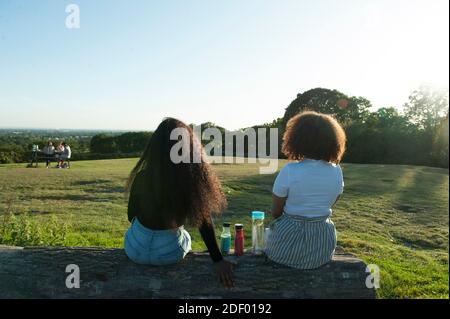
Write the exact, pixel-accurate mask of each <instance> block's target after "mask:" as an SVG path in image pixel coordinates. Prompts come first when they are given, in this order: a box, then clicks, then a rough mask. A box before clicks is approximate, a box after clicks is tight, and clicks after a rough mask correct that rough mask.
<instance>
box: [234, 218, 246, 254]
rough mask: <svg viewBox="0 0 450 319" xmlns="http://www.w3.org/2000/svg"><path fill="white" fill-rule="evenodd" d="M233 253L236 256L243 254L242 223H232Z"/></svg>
mask: <svg viewBox="0 0 450 319" xmlns="http://www.w3.org/2000/svg"><path fill="white" fill-rule="evenodd" d="M234 230H235V235H234V254H235V255H236V256H242V255H243V254H244V225H242V224H235V225H234Z"/></svg>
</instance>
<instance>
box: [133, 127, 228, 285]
mask: <svg viewBox="0 0 450 319" xmlns="http://www.w3.org/2000/svg"><path fill="white" fill-rule="evenodd" d="M177 130H178V131H179V130H181V131H183V132H185V133H186V134H185V136H184V137H185V139H184V140H183V139H180V138H179V137H178V138H173V132H176V131H177ZM186 138H187V140H186ZM177 143H178V144H179V143H182V145H183V146H186V145H187V147H188V152H187V159H188V161H186V160H184V161H179V160H177V159H176V158H174V157H176V156H178V155H179V152H174V151H173V150H174V149H175V150H176V149H177V145H176V144H177ZM183 143H184V144H183ZM183 151H186V148H184V150H183ZM174 155H176V156H174ZM185 159H186V156H185ZM127 190H128V192H129V201H128V220H129V221H130V222H131V226H130V228H129V229H128V231H127V232H126V234H125V243H124V246H125V252H126V254H127V256H128V257H129V258H130V259H131V260H132V261H134V262H136V263H139V264H151V265H167V264H173V263H177V262H179V261H181V260H182V259H183V258H184V257H185V256H186V254H187V253H188V252H189V251H190V250H191V237H190V235H189V233H188V232H187V231H186V230H185V229H184V225H186V224H191V225H193V226H196V227H198V229H199V230H200V234H201V236H202V238H203V241H204V242H205V244H206V246H207V248H208V251H209V253H210V256H211V258H212V260H213V262H214V266H215V270H216V273H217V275H218V277H219V279H220V281H221V282H222V283H223V284H224V285H225V286H228V287H230V286H233V278H232V272H233V269H232V264H231V263H230V262H228V261H226V260H224V259H223V256H222V254H221V252H220V250H219V247H218V245H217V242H216V236H215V232H214V226H213V222H212V218H211V214H213V213H220V212H221V211H222V210H223V209H224V208H225V207H226V204H227V203H226V198H225V196H224V194H223V192H222V189H221V185H220V182H219V180H218V178H217V177H216V175H215V174H214V172H213V171H212V169H211V167H210V165H209V164H208V163H207V161H206V155H205V153H204V150H203V147H202V145H201V144H200V142H199V141H198V140H197V138H196V137H195V136H194V134H193V131H192V129H191V128H190V127H189V126H188V125H186V124H184V123H183V122H181V121H179V120H177V119H173V118H166V119H165V120H163V121H162V122H161V124H159V126H158V128H157V129H156V131H155V132H154V133H153V135H152V136H151V138H150V140H149V142H148V144H147V146H146V148H145V150H144V152H143V154H142V156H141V158H140V159H139V161H138V162H137V164H136V166H135V167H134V168H133V170H132V171H131V174H130V177H129V179H128V183H127Z"/></svg>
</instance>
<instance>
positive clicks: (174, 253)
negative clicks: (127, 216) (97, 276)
mask: <svg viewBox="0 0 450 319" xmlns="http://www.w3.org/2000/svg"><path fill="white" fill-rule="evenodd" d="M124 248H125V253H126V254H127V256H128V258H130V259H131V260H132V261H134V262H135V263H137V264H147V265H169V264H175V263H177V262H179V261H181V260H183V258H184V257H185V256H186V254H187V253H188V252H189V251H190V250H191V236H190V235H189V233H188V232H187V231H186V230H185V229H184V227H183V226H181V227H179V228H175V229H167V230H166V229H165V230H152V229H149V228H147V227H145V226H144V225H142V224H141V223H140V222H139V220H138V219H137V218H136V217H135V218H133V220H132V222H131V226H130V228H129V229H128V230H127V232H126V234H125V242H124Z"/></svg>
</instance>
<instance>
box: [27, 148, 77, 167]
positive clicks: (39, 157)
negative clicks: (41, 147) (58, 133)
mask: <svg viewBox="0 0 450 319" xmlns="http://www.w3.org/2000/svg"><path fill="white" fill-rule="evenodd" d="M46 160H50V161H51V162H57V161H58V157H56V155H46V154H44V153H42V152H41V151H33V152H32V153H31V156H30V163H29V164H28V165H27V167H38V165H39V161H42V162H45V161H46ZM64 162H65V163H67V168H70V158H67V159H65V160H64Z"/></svg>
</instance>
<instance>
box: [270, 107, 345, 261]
mask: <svg viewBox="0 0 450 319" xmlns="http://www.w3.org/2000/svg"><path fill="white" fill-rule="evenodd" d="M345 143H346V136H345V132H344V130H343V129H342V127H341V126H340V125H339V123H338V122H337V121H336V120H335V119H334V118H333V117H331V116H329V115H326V114H320V113H316V112H303V113H300V114H298V115H296V116H294V117H293V118H292V119H290V120H289V122H288V123H287V125H286V131H285V133H284V136H283V145H282V151H283V153H284V154H285V155H286V156H287V157H288V159H290V160H295V161H296V162H293V163H288V164H286V165H285V166H284V167H283V168H282V169H281V171H280V172H279V173H278V176H277V177H276V180H275V183H274V185H273V190H272V192H273V203H272V211H269V213H271V214H272V216H273V217H274V220H273V221H272V223H271V225H270V229H271V231H270V232H269V235H268V238H267V243H266V249H265V254H266V255H267V257H268V258H269V259H270V260H272V261H274V262H276V263H279V264H283V265H286V266H289V267H293V268H298V269H313V268H318V267H320V266H321V265H324V264H326V263H328V262H329V261H330V260H331V259H332V257H333V254H334V250H335V248H336V229H335V227H334V224H333V222H332V221H331V219H330V216H331V213H332V209H331V208H332V206H333V205H334V204H335V203H336V201H337V200H338V198H339V196H340V194H342V192H343V188H344V181H343V175H342V170H341V167H340V165H339V162H340V161H341V158H342V156H343V154H344V151H345Z"/></svg>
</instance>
